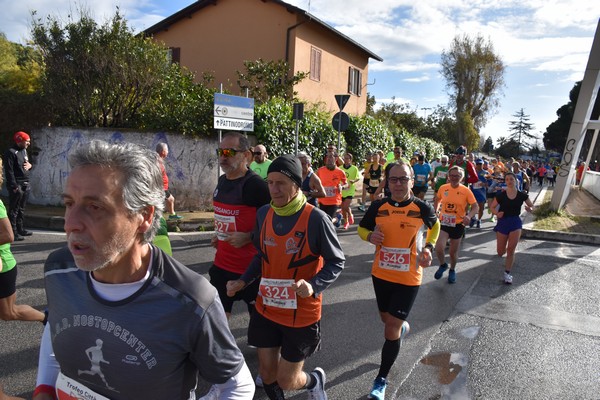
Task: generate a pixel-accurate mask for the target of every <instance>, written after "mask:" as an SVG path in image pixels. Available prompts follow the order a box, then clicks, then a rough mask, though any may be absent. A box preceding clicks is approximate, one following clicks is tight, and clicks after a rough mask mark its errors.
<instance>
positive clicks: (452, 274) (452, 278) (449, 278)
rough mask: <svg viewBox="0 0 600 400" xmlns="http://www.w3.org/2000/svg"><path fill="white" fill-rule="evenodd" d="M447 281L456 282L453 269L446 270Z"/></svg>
mask: <svg viewBox="0 0 600 400" xmlns="http://www.w3.org/2000/svg"><path fill="white" fill-rule="evenodd" d="M448 283H456V271H455V270H453V269H451V270H450V271H448Z"/></svg>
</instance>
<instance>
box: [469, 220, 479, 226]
mask: <svg viewBox="0 0 600 400" xmlns="http://www.w3.org/2000/svg"><path fill="white" fill-rule="evenodd" d="M476 222H477V220H476V219H475V218H471V221H469V228H472V227H473V226H475V223H476Z"/></svg>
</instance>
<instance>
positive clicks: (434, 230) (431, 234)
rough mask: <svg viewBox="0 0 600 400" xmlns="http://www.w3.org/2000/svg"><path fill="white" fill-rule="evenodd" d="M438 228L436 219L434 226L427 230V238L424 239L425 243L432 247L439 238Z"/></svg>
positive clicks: (438, 222) (438, 223)
mask: <svg viewBox="0 0 600 400" xmlns="http://www.w3.org/2000/svg"><path fill="white" fill-rule="evenodd" d="M440 227H441V224H440V221H439V220H438V219H436V220H435V224H433V226H432V227H431V228H429V229H428V230H427V237H426V239H425V242H426V243H431V244H432V245H433V246H435V243H436V242H437V240H438V237H439V236H440Z"/></svg>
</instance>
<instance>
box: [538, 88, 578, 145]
mask: <svg viewBox="0 0 600 400" xmlns="http://www.w3.org/2000/svg"><path fill="white" fill-rule="evenodd" d="M580 89H581V81H579V82H576V83H575V85H574V86H573V88H572V89H571V91H570V92H569V102H568V103H567V104H565V105H563V106H561V107H560V108H559V109H558V110H556V115H557V116H558V118H557V119H556V121H554V122H552V123H551V124H550V125H548V127H547V128H546V132H544V147H545V148H546V149H548V150H554V151H556V152H559V153H562V152H563V150H564V148H565V143H566V142H567V137H568V136H569V129H570V128H571V121H573V113H574V112H575V106H576V105H577V98H578V97H579V90H580Z"/></svg>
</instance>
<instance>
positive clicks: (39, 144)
mask: <svg viewBox="0 0 600 400" xmlns="http://www.w3.org/2000/svg"><path fill="white" fill-rule="evenodd" d="M31 136H32V148H31V150H32V153H33V154H32V157H30V158H31V161H32V164H33V169H32V170H31V176H30V178H31V179H30V180H31V195H30V197H29V201H30V202H31V203H32V204H42V205H57V204H60V203H61V201H62V197H61V195H62V193H63V189H64V185H65V182H66V179H67V177H68V176H69V173H70V168H69V163H68V159H67V158H68V155H69V153H70V152H71V150H73V149H74V148H77V147H78V146H80V145H81V144H83V143H87V142H89V141H90V140H92V139H100V140H105V141H107V142H111V143H118V142H125V141H126V142H133V143H138V144H140V145H143V146H146V147H148V148H150V149H152V150H154V149H155V148H156V145H157V144H158V143H159V142H164V143H167V145H168V146H169V156H168V157H167V159H166V160H165V161H166V162H165V165H166V169H167V175H168V176H169V188H170V190H171V191H172V192H173V195H174V196H175V201H176V204H175V208H176V209H177V210H203V209H204V210H206V209H209V208H211V206H212V193H213V189H214V188H215V186H216V184H217V169H218V162H217V156H216V154H215V150H214V149H215V148H217V147H218V144H217V140H216V139H205V138H203V139H192V138H188V137H184V136H181V135H171V134H169V133H165V132H159V133H149V132H146V133H140V132H124V131H115V130H110V129H97V128H94V129H76V128H44V129H41V130H36V131H34V132H32V135H31Z"/></svg>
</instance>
